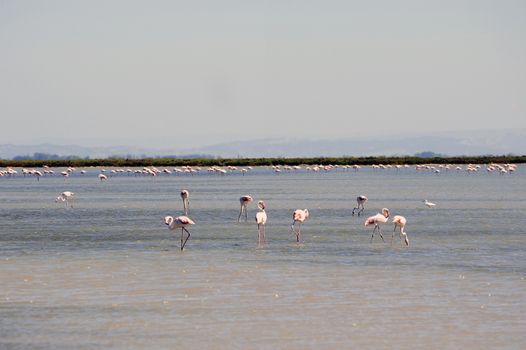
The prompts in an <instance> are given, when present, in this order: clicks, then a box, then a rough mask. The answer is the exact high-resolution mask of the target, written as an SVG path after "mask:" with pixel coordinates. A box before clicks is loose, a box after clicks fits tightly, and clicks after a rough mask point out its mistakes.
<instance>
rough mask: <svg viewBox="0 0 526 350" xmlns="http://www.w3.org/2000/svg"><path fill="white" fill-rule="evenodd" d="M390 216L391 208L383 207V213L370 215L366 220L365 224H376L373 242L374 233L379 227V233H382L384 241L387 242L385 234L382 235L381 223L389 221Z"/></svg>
mask: <svg viewBox="0 0 526 350" xmlns="http://www.w3.org/2000/svg"><path fill="white" fill-rule="evenodd" d="M388 218H389V209H387V208H383V209H382V213H381V214H380V213H378V214H376V215H374V216H370V217H368V218H367V220H365V226H367V225H372V224H374V230H373V234H372V236H371V243H372V242H373V238H374V233H375V232H376V230H377V229H378V233H379V234H380V237H381V238H382V241H384V242H385V240H384V236H382V231H381V230H380V225H381V224H385V223H386V222H387V219H388Z"/></svg>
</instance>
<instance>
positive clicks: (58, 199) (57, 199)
mask: <svg viewBox="0 0 526 350" xmlns="http://www.w3.org/2000/svg"><path fill="white" fill-rule="evenodd" d="M58 201H64V198H63V197H61V196H58V197H57V198H55V203H58Z"/></svg>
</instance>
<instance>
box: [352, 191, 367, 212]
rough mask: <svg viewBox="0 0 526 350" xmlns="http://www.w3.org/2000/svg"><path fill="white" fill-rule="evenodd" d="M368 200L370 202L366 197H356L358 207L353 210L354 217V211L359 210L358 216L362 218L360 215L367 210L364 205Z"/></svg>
mask: <svg viewBox="0 0 526 350" xmlns="http://www.w3.org/2000/svg"><path fill="white" fill-rule="evenodd" d="M367 200H368V199H367V197H365V196H364V195H361V196H358V197H356V202H357V203H358V206H357V207H356V208H353V210H352V216H354V211H355V210H356V209H358V216H360V214H361V213H362V212H363V210H364V209H365V207H364V204H365V202H367ZM360 207H361V209H360Z"/></svg>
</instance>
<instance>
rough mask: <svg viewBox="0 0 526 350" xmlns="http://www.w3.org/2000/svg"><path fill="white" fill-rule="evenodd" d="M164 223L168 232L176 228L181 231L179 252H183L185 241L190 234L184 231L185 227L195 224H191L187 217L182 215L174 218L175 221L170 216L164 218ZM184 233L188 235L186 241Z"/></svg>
mask: <svg viewBox="0 0 526 350" xmlns="http://www.w3.org/2000/svg"><path fill="white" fill-rule="evenodd" d="M164 223H165V224H166V225H168V228H169V229H170V230H175V229H177V228H180V229H181V250H183V248H184V246H185V245H186V241H188V238H190V232H189V231H188V230H187V229H186V226H189V225H194V224H195V222H193V221H192V220H191V219H190V218H189V217H188V216H184V215H182V216H178V217H176V218H175V219H174V218H173V217H172V216H166V217H165V218H164ZM184 231H186V233H187V234H188V236H186V239H184ZM183 239H184V240H183Z"/></svg>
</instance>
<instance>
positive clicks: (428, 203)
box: [424, 199, 436, 208]
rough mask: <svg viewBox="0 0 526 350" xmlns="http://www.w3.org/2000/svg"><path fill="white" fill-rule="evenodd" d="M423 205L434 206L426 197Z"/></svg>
mask: <svg viewBox="0 0 526 350" xmlns="http://www.w3.org/2000/svg"><path fill="white" fill-rule="evenodd" d="M424 205H425V206H426V207H428V208H433V207H435V206H436V204H435V203H431V202H429V201H428V200H427V199H424Z"/></svg>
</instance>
